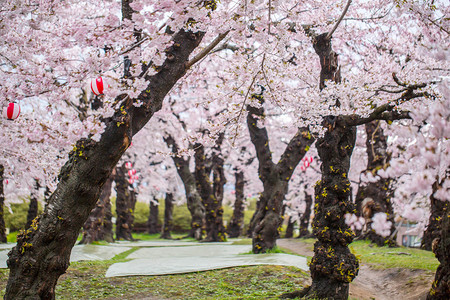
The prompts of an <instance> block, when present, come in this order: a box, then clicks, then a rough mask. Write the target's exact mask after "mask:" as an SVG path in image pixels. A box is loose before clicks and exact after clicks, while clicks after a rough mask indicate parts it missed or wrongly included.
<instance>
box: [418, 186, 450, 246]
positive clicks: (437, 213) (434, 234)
mask: <svg viewBox="0 0 450 300" xmlns="http://www.w3.org/2000/svg"><path fill="white" fill-rule="evenodd" d="M443 182H444V180H442V181H441V183H439V180H438V179H437V180H436V181H435V182H434V183H433V192H432V193H431V196H430V209H431V214H430V218H429V220H428V225H427V228H426V230H425V232H424V233H423V237H422V244H421V248H422V249H425V250H428V251H431V250H432V245H433V241H434V240H435V239H438V238H439V237H440V235H441V231H442V228H441V225H442V224H443V223H442V222H441V220H442V218H444V216H445V211H446V210H447V209H448V202H447V201H441V200H439V199H436V198H434V193H435V192H436V191H437V190H438V189H440V188H442V184H443Z"/></svg>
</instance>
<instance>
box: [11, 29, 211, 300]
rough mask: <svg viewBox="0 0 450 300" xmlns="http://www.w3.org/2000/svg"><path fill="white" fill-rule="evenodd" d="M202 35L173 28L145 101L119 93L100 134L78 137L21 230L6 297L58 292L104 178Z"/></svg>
mask: <svg viewBox="0 0 450 300" xmlns="http://www.w3.org/2000/svg"><path fill="white" fill-rule="evenodd" d="M203 36H204V33H202V32H199V33H193V32H189V31H184V30H180V31H179V32H178V33H176V34H174V36H173V38H172V40H173V44H172V46H170V47H168V48H167V49H166V50H165V52H166V53H167V58H166V60H165V61H164V63H163V65H162V66H160V67H158V70H157V71H158V72H157V73H156V74H154V75H145V79H146V81H147V82H148V86H147V87H146V89H145V91H143V92H142V93H141V94H140V95H139V96H138V99H139V100H140V101H142V103H143V105H142V106H140V107H135V106H134V105H133V102H134V101H135V99H128V98H125V97H124V96H119V99H118V100H119V109H117V110H116V112H115V113H114V115H113V116H112V117H110V118H108V119H105V120H104V122H105V131H104V132H103V134H102V135H101V138H100V140H99V141H98V142H96V141H93V140H91V139H80V140H79V141H78V142H77V143H76V145H75V147H74V150H73V151H71V153H70V154H69V160H68V161H67V162H66V164H65V165H64V166H63V167H62V169H61V171H60V174H59V177H58V178H59V183H58V186H57V188H56V189H55V191H54V193H53V194H52V196H51V197H50V199H49V201H48V204H47V205H46V207H45V210H44V212H43V213H42V214H41V215H40V216H39V218H38V220H37V222H36V224H35V225H36V226H31V227H30V228H29V229H27V230H26V231H25V232H23V233H22V234H20V235H19V236H18V237H17V244H16V246H15V247H14V248H13V249H12V250H11V252H10V253H9V259H8V267H9V269H10V273H9V279H8V284H7V287H6V293H5V299H24V298H28V299H39V298H40V299H54V298H55V286H56V283H57V280H58V278H59V276H60V275H61V274H63V273H64V272H65V271H66V269H67V267H68V266H69V258H70V253H71V250H72V247H73V245H74V244H75V242H76V240H77V237H78V233H79V231H80V228H81V226H82V225H83V224H84V222H85V221H86V219H87V217H88V215H89V213H90V212H91V211H92V209H93V208H94V207H95V204H96V202H97V200H98V197H99V195H100V192H101V190H102V187H103V185H104V183H105V182H106V180H107V179H108V177H109V176H110V174H111V171H112V170H113V169H114V167H115V166H116V164H117V163H118V161H119V159H120V158H121V156H122V154H123V153H124V152H125V150H126V149H127V148H128V147H129V145H130V142H131V139H132V137H133V135H134V134H136V133H137V132H138V131H139V130H141V129H142V128H143V127H144V126H145V124H147V122H148V121H149V120H150V118H151V117H152V116H153V114H154V113H155V112H157V111H159V110H160V109H161V107H162V102H163V99H164V97H165V96H166V94H167V93H168V92H169V91H170V89H171V88H172V87H173V86H174V85H175V83H176V82H177V81H178V80H179V79H180V78H181V77H182V76H184V74H185V73H186V65H185V63H186V61H187V60H188V59H189V55H190V54H191V53H192V51H193V50H194V49H195V48H196V47H197V46H198V45H199V43H200V42H201V40H202V38H203ZM120 99H123V101H122V102H120ZM125 99H126V100H125Z"/></svg>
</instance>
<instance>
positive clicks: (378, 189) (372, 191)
mask: <svg viewBox="0 0 450 300" xmlns="http://www.w3.org/2000/svg"><path fill="white" fill-rule="evenodd" d="M365 129H366V134H367V139H366V151H367V158H368V159H367V169H366V170H365V171H364V172H365V173H368V172H370V173H372V175H376V172H377V171H378V170H380V169H386V168H387V167H388V163H389V160H390V157H391V155H390V153H388V152H387V138H386V136H385V135H384V133H383V128H381V121H379V120H375V121H372V122H370V123H367V124H365ZM391 181H392V179H390V178H384V177H381V178H380V179H379V180H377V181H375V182H368V183H364V184H361V185H360V187H359V188H358V192H357V194H356V199H355V203H356V210H357V214H358V215H359V216H363V217H364V219H365V220H366V230H365V231H364V232H359V233H360V235H361V237H362V238H365V239H368V240H370V241H371V242H373V243H375V244H377V245H378V246H383V245H386V244H388V245H390V246H394V245H395V244H396V243H395V241H394V240H392V238H390V237H389V236H388V237H383V236H381V235H378V234H377V233H376V232H375V230H373V229H372V227H371V224H372V217H373V216H374V214H376V213H379V212H383V213H386V214H387V216H388V220H389V221H391V222H392V223H393V224H394V211H393V208H392V202H391V197H392V190H391ZM394 230H395V228H394V226H392V229H391V233H393V232H394Z"/></svg>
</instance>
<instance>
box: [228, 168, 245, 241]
mask: <svg viewBox="0 0 450 300" xmlns="http://www.w3.org/2000/svg"><path fill="white" fill-rule="evenodd" d="M234 178H235V196H236V200H235V201H234V210H233V215H232V217H231V221H230V225H229V226H228V228H227V233H228V236H229V237H230V238H237V237H239V236H240V235H241V233H242V229H243V228H244V184H245V181H244V172H243V171H236V172H235V173H234Z"/></svg>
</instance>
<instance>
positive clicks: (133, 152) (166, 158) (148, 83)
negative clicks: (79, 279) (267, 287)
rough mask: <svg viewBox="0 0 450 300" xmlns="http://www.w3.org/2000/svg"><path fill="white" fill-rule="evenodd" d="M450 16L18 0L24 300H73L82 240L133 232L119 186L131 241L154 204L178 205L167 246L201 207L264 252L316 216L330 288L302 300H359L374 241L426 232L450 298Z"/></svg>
mask: <svg viewBox="0 0 450 300" xmlns="http://www.w3.org/2000/svg"><path fill="white" fill-rule="evenodd" d="M449 12H450V7H449V5H448V3H446V1H434V0H424V1H412V0H402V1H397V0H394V1H386V0H375V1H357V0H355V1H351V0H342V1H320V2H318V1H292V0H286V1H272V0H268V1H263V0H261V1H259V0H255V1H227V0H222V1H214V0H213V1H187V0H165V1H146V0H133V1H129V0H121V1H110V0H109V1H102V2H89V1H74V0H64V1H61V0H52V1H49V0H40V1H32V0H31V1H30V0H27V1H24V0H14V1H12V0H6V1H3V3H2V8H1V10H0V24H1V26H0V33H1V36H2V37H3V39H2V44H1V46H0V65H1V68H0V76H1V79H2V80H1V84H0V106H1V107H2V109H3V108H5V109H6V107H8V105H9V104H10V103H15V104H17V105H20V107H21V112H20V115H19V117H18V118H17V119H14V120H10V119H8V117H7V116H5V114H6V113H4V114H3V115H2V118H0V124H1V126H2V130H1V131H0V142H1V144H2V147H1V149H0V183H1V184H0V242H2V243H3V242H6V234H5V223H4V220H3V210H4V209H5V208H4V207H8V205H9V204H10V203H13V202H14V201H17V200H18V199H20V198H22V197H30V199H32V200H33V201H31V202H32V205H30V210H29V212H28V213H29V220H28V222H27V225H26V228H24V230H22V231H21V233H20V234H19V235H18V236H17V244H16V245H15V247H14V248H13V249H12V250H11V252H10V253H9V258H8V262H7V263H8V268H9V270H10V273H9V280H8V283H7V288H6V293H5V299H54V298H55V286H56V284H57V281H58V278H59V277H60V276H61V275H62V274H63V273H65V271H66V270H67V268H68V266H69V258H70V253H71V250H72V247H73V246H74V244H75V243H76V241H77V238H78V236H79V233H80V230H81V229H83V231H82V234H83V238H82V241H81V242H82V243H91V242H93V241H97V240H106V241H109V242H111V241H113V240H114V237H113V232H112V231H113V224H112V213H111V203H110V198H111V192H112V191H113V190H114V191H115V193H116V210H117V220H116V239H126V240H132V239H133V237H132V233H131V229H132V223H133V214H132V212H133V210H134V207H135V203H136V201H139V199H140V198H145V199H146V200H147V201H148V202H149V203H153V205H155V199H158V197H161V195H164V196H165V208H166V212H165V216H166V223H165V224H164V226H163V233H162V235H163V237H165V238H170V230H171V224H172V223H171V216H172V212H171V210H172V209H173V208H172V205H173V203H174V198H177V199H179V198H183V199H184V201H185V203H186V205H187V207H188V209H189V212H190V214H191V231H190V233H189V236H191V237H193V238H195V239H197V240H203V241H206V242H217V241H219V242H220V241H225V240H226V238H227V233H228V234H229V235H230V236H233V237H235V236H239V235H244V234H248V235H249V236H250V237H251V238H252V248H253V252H254V253H255V254H256V253H265V252H268V251H270V250H272V249H273V248H274V247H275V246H276V239H277V238H278V237H280V228H281V226H282V222H283V216H284V214H285V212H288V214H289V215H290V216H291V221H294V220H297V221H298V222H299V224H300V225H301V226H300V229H301V235H307V233H306V232H307V224H308V218H309V214H310V213H313V214H314V220H313V222H312V224H311V227H312V234H313V235H314V236H315V237H316V238H317V241H316V243H315V245H314V257H313V258H312V261H311V264H310V271H311V277H312V284H311V286H310V287H308V288H306V289H304V290H301V291H293V292H292V293H290V294H286V295H284V297H296V296H300V295H301V296H306V297H310V298H319V299H322V298H323V299H347V298H348V287H349V283H350V282H352V281H353V279H354V278H355V277H356V276H357V275H358V270H359V263H358V259H357V258H356V257H355V256H354V255H353V254H352V253H351V251H350V249H349V248H348V245H349V244H350V243H351V242H352V241H353V239H354V237H355V236H356V234H358V236H360V237H361V238H368V239H370V240H371V241H372V242H374V243H377V244H378V245H384V244H391V245H392V240H393V236H394V234H395V226H394V223H395V222H396V221H397V219H401V220H403V219H405V220H410V221H413V222H416V223H417V224H418V226H419V227H422V228H426V231H425V235H424V239H423V241H424V248H426V249H429V250H432V251H433V252H434V253H435V255H436V257H437V258H438V260H439V262H440V266H439V268H438V270H437V272H436V278H435V281H434V283H433V285H432V286H431V287H430V292H429V295H428V299H447V298H448V297H449V296H450V295H449V294H450V285H449V274H450V252H449V249H450V210H448V202H449V201H450V179H449V175H450V174H449V173H450V172H449V170H450V154H449V150H450V147H449V145H450V143H449V137H450V90H449V88H448V83H449V75H450V74H449V71H450V64H449V59H448V57H449V55H450V50H449V46H450V45H449V30H450V26H449V20H448V15H449ZM99 77H101V78H102V80H103V82H104V91H103V94H100V95H96V94H97V92H96V93H95V94H94V93H93V92H92V91H91V84H95V80H96V79H97V78H99ZM94 90H95V89H94ZM357 137H358V139H357ZM310 157H311V158H313V159H311V160H310ZM362 157H364V158H362ZM298 165H299V166H298ZM44 189H45V191H46V195H45V196H42V195H41V194H42V192H43V191H44ZM230 190H233V191H234V195H233V196H232V195H231V193H230ZM249 194H250V195H257V197H258V202H257V208H256V211H255V214H254V216H253V218H252V220H251V222H250V224H249V230H248V232H243V213H242V210H243V209H244V207H245V198H246V197H247V195H249ZM230 198H233V200H232V202H234V203H235V212H234V215H233V219H232V220H231V222H229V226H228V227H227V226H226V225H225V222H224V221H228V220H223V206H224V205H225V202H226V201H228V200H229V199H230ZM311 198H312V199H311ZM38 199H45V208H44V211H43V213H42V214H40V215H38V216H37V217H36V215H37V207H38V206H37V200H38ZM305 203H308V204H305ZM311 205H313V209H312V212H311V210H310V208H311ZM300 207H302V209H301V211H299V208H300ZM306 215H307V216H308V217H305V216H306ZM396 217H397V218H396ZM151 218H152V216H151V215H150V219H149V222H148V224H149V229H148V230H149V231H151V230H154V229H151V227H152V226H153V227H154V224H153V225H152V220H151ZM305 231H306V232H305Z"/></svg>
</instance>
